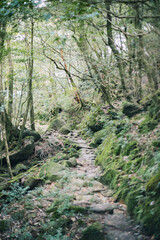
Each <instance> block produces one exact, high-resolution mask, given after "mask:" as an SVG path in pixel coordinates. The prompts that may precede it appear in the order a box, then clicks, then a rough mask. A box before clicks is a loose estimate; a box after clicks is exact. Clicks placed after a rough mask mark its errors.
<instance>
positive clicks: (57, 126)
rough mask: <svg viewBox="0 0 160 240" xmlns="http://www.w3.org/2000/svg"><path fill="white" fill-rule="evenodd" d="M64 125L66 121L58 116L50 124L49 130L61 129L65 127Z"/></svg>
mask: <svg viewBox="0 0 160 240" xmlns="http://www.w3.org/2000/svg"><path fill="white" fill-rule="evenodd" d="M63 125H64V122H63V121H62V120H60V119H58V118H56V119H54V120H53V121H52V122H51V123H50V125H49V128H48V130H52V129H53V130H56V131H57V130H59V129H60V128H61V127H63Z"/></svg>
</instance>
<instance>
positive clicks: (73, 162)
mask: <svg viewBox="0 0 160 240" xmlns="http://www.w3.org/2000/svg"><path fill="white" fill-rule="evenodd" d="M66 163H67V165H68V166H69V167H76V166H77V160H76V158H75V157H72V158H70V159H69V160H67V161H66Z"/></svg>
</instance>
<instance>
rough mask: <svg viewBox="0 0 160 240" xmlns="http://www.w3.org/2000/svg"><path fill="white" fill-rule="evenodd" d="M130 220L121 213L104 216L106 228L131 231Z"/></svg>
mask: <svg viewBox="0 0 160 240" xmlns="http://www.w3.org/2000/svg"><path fill="white" fill-rule="evenodd" d="M130 221H131V220H130V218H129V217H126V216H125V215H123V214H114V215H107V216H106V217H105V225H106V228H107V230H108V229H110V228H115V229H118V230H121V231H131V230H132V228H133V227H132V226H131V224H130ZM128 239H129V238H128Z"/></svg>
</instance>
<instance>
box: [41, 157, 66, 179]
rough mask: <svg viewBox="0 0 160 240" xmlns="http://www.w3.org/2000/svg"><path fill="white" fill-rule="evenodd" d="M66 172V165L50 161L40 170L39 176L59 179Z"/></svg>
mask: <svg viewBox="0 0 160 240" xmlns="http://www.w3.org/2000/svg"><path fill="white" fill-rule="evenodd" d="M64 173H65V166H63V165H60V164H58V163H55V162H53V161H51V160H50V161H49V162H48V163H46V164H44V165H43V166H42V168H41V170H40V173H39V177H40V178H44V179H45V180H50V181H53V182H54V181H57V180H58V179H60V178H62V177H63V176H64Z"/></svg>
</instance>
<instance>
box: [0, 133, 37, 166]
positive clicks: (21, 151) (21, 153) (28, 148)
mask: <svg viewBox="0 0 160 240" xmlns="http://www.w3.org/2000/svg"><path fill="white" fill-rule="evenodd" d="M34 151H35V145H34V137H33V136H27V137H25V138H24V139H23V145H22V147H21V148H15V149H14V150H13V151H12V152H10V162H11V164H12V166H13V165H15V164H17V163H19V162H22V161H24V160H27V159H28V158H29V157H30V156H32V155H33V154H34ZM2 162H3V163H4V164H6V158H5V157H4V158H3V159H2Z"/></svg>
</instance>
